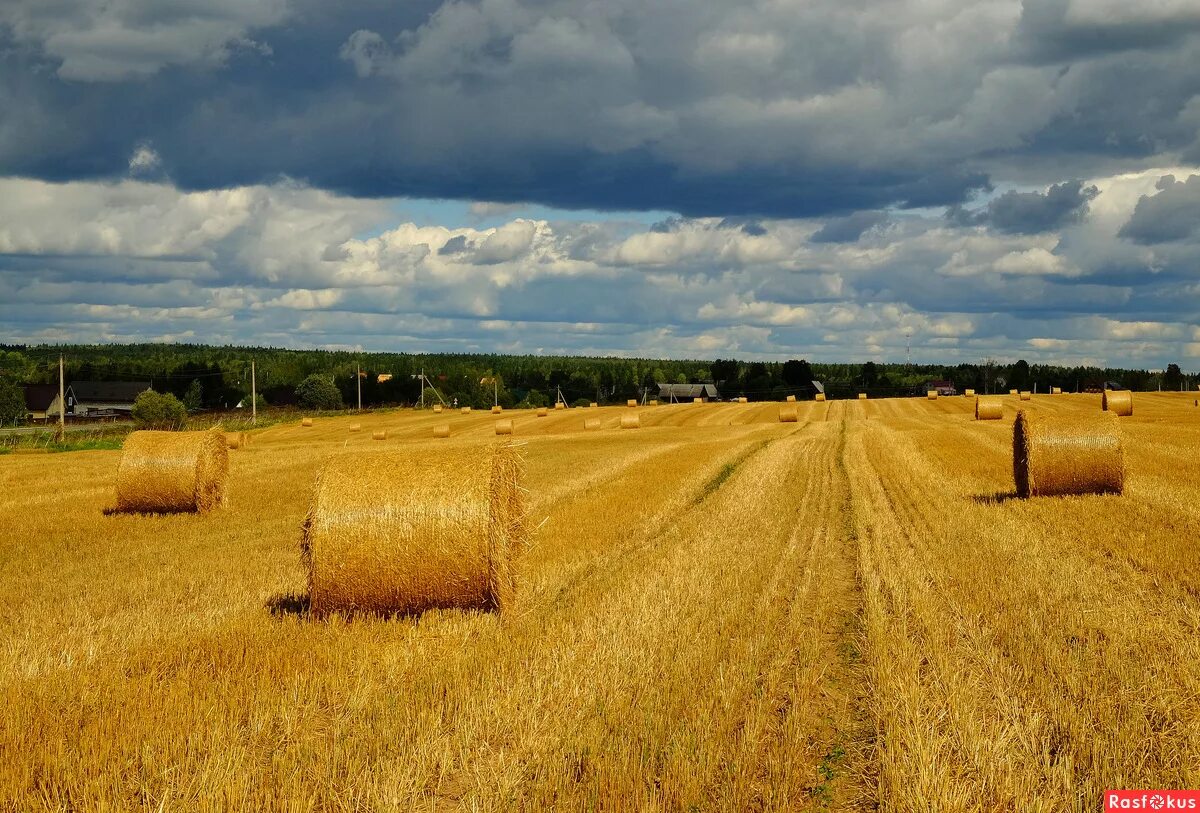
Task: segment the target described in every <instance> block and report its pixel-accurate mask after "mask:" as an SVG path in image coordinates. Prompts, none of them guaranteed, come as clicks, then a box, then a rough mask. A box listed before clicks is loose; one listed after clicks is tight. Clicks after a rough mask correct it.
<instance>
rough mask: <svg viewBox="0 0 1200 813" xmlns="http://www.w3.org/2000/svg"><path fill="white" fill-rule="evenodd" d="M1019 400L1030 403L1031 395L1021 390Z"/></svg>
mask: <svg viewBox="0 0 1200 813" xmlns="http://www.w3.org/2000/svg"><path fill="white" fill-rule="evenodd" d="M1020 398H1021V400H1022V401H1032V400H1033V393H1031V392H1029V391H1028V390H1023V391H1022V392H1021V394H1020Z"/></svg>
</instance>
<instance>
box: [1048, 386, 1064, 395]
mask: <svg viewBox="0 0 1200 813" xmlns="http://www.w3.org/2000/svg"><path fill="white" fill-rule="evenodd" d="M1050 394H1051V395H1062V387H1051V388H1050Z"/></svg>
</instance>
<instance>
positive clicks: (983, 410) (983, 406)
mask: <svg viewBox="0 0 1200 813" xmlns="http://www.w3.org/2000/svg"><path fill="white" fill-rule="evenodd" d="M1003 417H1004V402H1003V401H1002V400H1000V399H999V398H988V397H987V396H984V395H980V396H978V397H977V398H976V399H975V420H977V421H998V420H1000V419H1001V418H1003Z"/></svg>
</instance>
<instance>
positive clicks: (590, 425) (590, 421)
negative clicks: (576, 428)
mask: <svg viewBox="0 0 1200 813" xmlns="http://www.w3.org/2000/svg"><path fill="white" fill-rule="evenodd" d="M583 428H584V429H587V430H592V429H599V428H600V419H599V418H585V419H584V421H583Z"/></svg>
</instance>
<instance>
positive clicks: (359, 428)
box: [350, 423, 362, 432]
mask: <svg viewBox="0 0 1200 813" xmlns="http://www.w3.org/2000/svg"><path fill="white" fill-rule="evenodd" d="M350 431H351V432H361V431H362V424H361V423H352V424H350Z"/></svg>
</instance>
